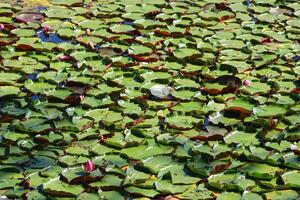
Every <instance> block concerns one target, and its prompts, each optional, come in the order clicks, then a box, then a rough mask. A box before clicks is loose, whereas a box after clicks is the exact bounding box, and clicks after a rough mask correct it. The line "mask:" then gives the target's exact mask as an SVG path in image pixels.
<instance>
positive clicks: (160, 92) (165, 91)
mask: <svg viewBox="0 0 300 200" xmlns="http://www.w3.org/2000/svg"><path fill="white" fill-rule="evenodd" d="M172 90H173V88H171V87H169V86H165V85H154V86H152V87H151V88H150V92H151V94H152V95H153V96H155V97H158V98H167V97H168V96H169V95H170V94H171V92H172Z"/></svg>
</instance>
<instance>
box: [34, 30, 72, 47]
mask: <svg viewBox="0 0 300 200" xmlns="http://www.w3.org/2000/svg"><path fill="white" fill-rule="evenodd" d="M37 36H38V37H39V38H40V39H41V40H42V41H43V42H54V43H56V44H60V43H63V42H70V41H68V40H64V39H62V38H60V37H59V36H58V35H57V34H55V33H49V34H45V33H44V31H42V30H39V31H38V32H37Z"/></svg>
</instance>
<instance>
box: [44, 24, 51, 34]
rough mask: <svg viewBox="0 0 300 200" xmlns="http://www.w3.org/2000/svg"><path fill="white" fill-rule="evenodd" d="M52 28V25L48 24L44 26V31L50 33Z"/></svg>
mask: <svg viewBox="0 0 300 200" xmlns="http://www.w3.org/2000/svg"><path fill="white" fill-rule="evenodd" d="M50 30H51V27H50V26H48V25H45V26H43V32H44V33H49V32H50Z"/></svg>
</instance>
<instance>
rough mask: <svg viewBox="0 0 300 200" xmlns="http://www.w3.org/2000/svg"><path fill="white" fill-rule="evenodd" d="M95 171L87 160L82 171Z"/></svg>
mask: <svg viewBox="0 0 300 200" xmlns="http://www.w3.org/2000/svg"><path fill="white" fill-rule="evenodd" d="M94 170H95V165H94V163H93V161H92V160H88V161H87V162H86V163H85V165H84V171H86V172H92V171H94Z"/></svg>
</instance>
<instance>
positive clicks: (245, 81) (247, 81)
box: [243, 79, 251, 87]
mask: <svg viewBox="0 0 300 200" xmlns="http://www.w3.org/2000/svg"><path fill="white" fill-rule="evenodd" d="M250 84H251V81H250V80H248V79H247V80H244V82H243V86H245V87H248V86H249V85H250Z"/></svg>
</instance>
